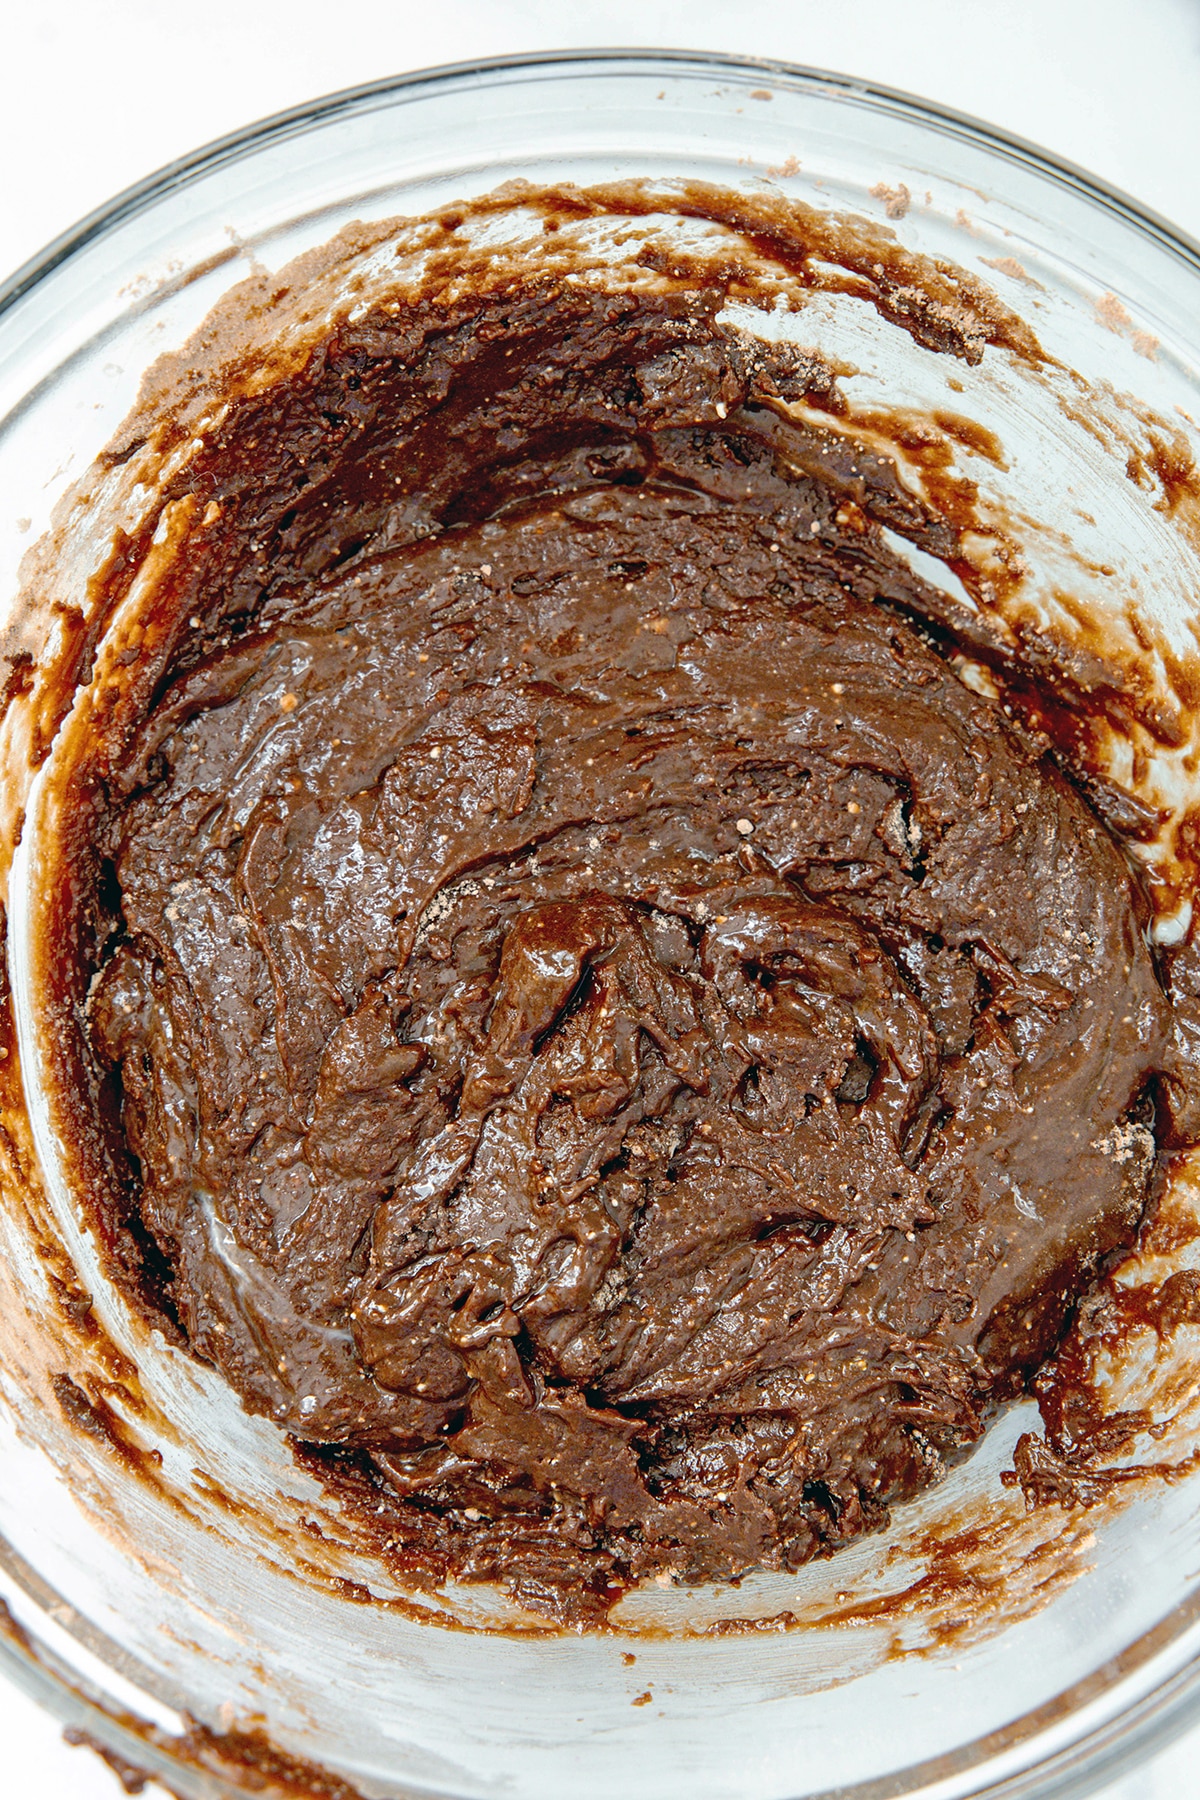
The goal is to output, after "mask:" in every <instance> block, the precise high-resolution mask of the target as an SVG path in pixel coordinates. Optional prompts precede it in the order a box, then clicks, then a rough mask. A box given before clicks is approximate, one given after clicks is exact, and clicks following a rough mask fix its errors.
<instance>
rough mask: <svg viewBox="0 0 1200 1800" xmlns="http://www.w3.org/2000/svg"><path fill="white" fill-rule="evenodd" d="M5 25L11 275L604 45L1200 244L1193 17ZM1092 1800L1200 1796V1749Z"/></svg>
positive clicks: (762, 11)
mask: <svg viewBox="0 0 1200 1800" xmlns="http://www.w3.org/2000/svg"><path fill="white" fill-rule="evenodd" d="M0 16H3V43H4V51H3V63H2V64H0V279H2V278H3V276H4V275H5V274H7V273H8V271H9V270H11V269H13V268H15V267H16V266H17V265H18V264H19V263H22V262H24V261H25V259H26V258H27V257H30V256H32V255H34V254H35V253H36V251H37V250H38V249H40V247H41V246H42V245H43V244H44V243H46V242H47V240H48V239H50V238H52V237H54V236H55V235H56V234H57V233H58V232H60V231H62V230H64V229H65V228H66V227H68V226H69V225H71V224H72V223H74V221H75V220H76V219H78V218H79V217H80V215H81V214H83V213H85V212H88V211H90V210H91V209H92V208H93V207H95V206H98V205H100V204H101V203H102V202H103V201H105V200H106V199H107V198H108V197H109V196H110V195H111V194H113V193H114V192H116V191H117V190H118V189H120V188H122V187H125V186H127V185H128V184H129V183H131V182H134V181H137V180H139V179H140V178H141V177H142V176H143V175H146V174H148V173H149V172H150V171H151V170H152V169H154V168H157V167H158V166H159V165H161V164H162V163H165V162H169V161H171V160H172V159H173V158H174V157H177V156H180V155H183V154H185V153H186V152H187V151H189V150H192V149H194V148H195V147H196V146H197V145H199V144H201V143H203V142H204V141H206V140H207V139H209V138H212V137H216V136H218V135H220V134H221V133H223V132H226V131H230V130H233V129H235V128H236V127H238V126H241V125H244V124H247V123H249V122H250V121H251V120H253V119H255V118H259V117H261V116H262V115H263V114H265V113H270V112H275V111H277V110H278V109H280V108H282V107H286V106H293V105H295V104H296V103H298V102H300V101H304V100H308V99H310V98H312V97H313V96H314V95H316V94H320V93H325V92H328V91H330V90H331V89H335V88H340V87H346V86H349V85H351V84H352V83H355V82H360V81H370V80H375V79H377V78H379V77H380V76H385V75H391V74H395V73H397V72H399V71H402V70H405V69H415V68H421V67H423V66H428V65H430V64H434V63H442V62H456V61H460V60H462V59H465V58H468V57H476V56H495V55H504V54H509V53H513V52H518V51H524V50H538V49H556V48H563V47H570V46H578V47H584V46H588V47H591V46H595V45H600V44H646V45H670V46H682V47H685V48H688V49H713V50H726V51H730V52H734V53H737V54H741V55H750V56H773V57H782V58H786V59H788V60H791V61H794V62H806V63H812V64H816V65H818V66H821V67H824V68H829V69H836V70H840V71H846V72H849V73H852V74H855V75H862V76H866V77H868V78H870V79H874V80H877V81H882V82H886V83H889V84H890V85H891V86H893V87H900V88H907V89H910V90H911V91H912V92H914V93H917V94H922V95H927V96H929V97H931V98H933V99H936V100H939V101H942V102H943V103H944V104H946V105H950V106H954V107H956V108H958V109H959V110H960V111H964V112H970V113H976V114H978V115H980V116H981V117H983V118H986V119H990V120H993V121H994V122H995V123H997V124H999V125H1002V126H1005V127H1006V128H1007V129H1008V130H1010V131H1015V132H1018V133H1020V134H1021V135H1022V136H1025V137H1028V138H1032V139H1033V140H1034V141H1035V142H1038V143H1041V144H1044V145H1046V146H1047V147H1048V148H1050V149H1051V150H1054V151H1056V152H1058V153H1059V154H1060V155H1062V156H1065V157H1068V158H1069V159H1070V160H1072V161H1073V162H1076V163H1080V164H1082V165H1083V166H1084V167H1086V168H1090V169H1093V170H1095V171H1096V172H1097V173H1098V174H1100V175H1102V176H1104V177H1105V178H1106V179H1107V180H1108V181H1110V182H1113V183H1115V184H1116V185H1117V186H1118V187H1122V188H1124V189H1126V190H1127V191H1128V192H1129V193H1131V194H1133V195H1135V196H1136V197H1137V198H1138V199H1140V200H1142V201H1144V202H1145V203H1146V204H1148V205H1150V206H1151V207H1153V208H1155V209H1156V210H1157V211H1159V212H1161V213H1164V214H1165V215H1166V216H1167V217H1168V218H1171V219H1173V220H1174V221H1175V222H1176V223H1177V224H1179V225H1180V226H1182V227H1183V228H1184V229H1185V230H1187V231H1189V232H1190V233H1191V234H1192V235H1193V236H1195V237H1197V238H1200V0H686V3H680V0H674V3H671V4H662V3H661V0H608V3H605V0H573V3H571V4H564V3H563V0H557V3H556V4H549V3H547V0H475V3H471V0H436V3H432V4H431V3H430V0H349V3H347V0H341V3H336V0H335V3H332V4H331V3H330V0H207V3H206V4H205V5H203V6H201V7H196V8H188V9H186V10H185V9H184V8H183V7H177V6H175V5H172V4H171V0H42V3H41V4H40V5H39V4H32V5H30V4H26V5H25V6H23V7H20V8H19V9H18V8H17V7H16V6H15V5H10V6H9V7H7V8H5V9H4V10H3V13H2V15H0ZM0 1746H2V1747H3V1748H2V1752H0V1756H2V1761H0V1800H119V1797H120V1793H121V1790H120V1787H119V1785H118V1783H117V1782H116V1780H115V1778H114V1777H113V1776H112V1775H111V1774H110V1773H109V1772H108V1771H107V1770H106V1769H105V1768H104V1767H103V1766H102V1765H101V1764H100V1763H99V1762H97V1761H96V1759H95V1758H93V1757H92V1756H91V1755H90V1753H89V1752H87V1751H80V1750H69V1749H67V1748H66V1747H65V1746H64V1745H63V1744H62V1743H61V1741H60V1739H59V1733H58V1727H57V1726H56V1725H55V1723H54V1722H53V1721H52V1720H50V1719H47V1718H46V1717H44V1716H43V1715H42V1714H41V1713H40V1712H39V1711H38V1709H37V1708H36V1707H35V1706H33V1704H32V1703H31V1702H29V1701H27V1700H25V1699H24V1698H23V1697H22V1696H21V1695H19V1694H17V1693H15V1692H14V1691H9V1690H8V1689H7V1688H6V1687H5V1686H4V1685H3V1684H0ZM153 1792H154V1793H155V1794H157V1793H158V1792H159V1790H158V1789H154V1790H153ZM564 1800H570V1797H569V1796H564ZM664 1800H674V1797H673V1796H664ZM747 1800H753V1797H751V1796H747ZM1096 1800H1200V1732H1197V1733H1194V1734H1193V1735H1192V1736H1191V1737H1189V1738H1187V1739H1185V1740H1184V1741H1183V1742H1182V1743H1179V1744H1177V1745H1175V1746H1174V1747H1173V1748H1172V1749H1171V1750H1169V1751H1168V1752H1166V1753H1165V1754H1164V1755H1162V1756H1161V1757H1159V1758H1157V1759H1156V1760H1155V1761H1154V1762H1153V1764H1151V1765H1150V1766H1148V1767H1146V1768H1143V1769H1141V1770H1139V1771H1137V1772H1136V1773H1135V1774H1134V1775H1132V1776H1129V1777H1127V1778H1126V1779H1125V1780H1124V1781H1122V1782H1120V1783H1118V1784H1117V1785H1116V1786H1115V1787H1111V1788H1107V1789H1105V1790H1104V1792H1103V1795H1097V1796H1096Z"/></svg>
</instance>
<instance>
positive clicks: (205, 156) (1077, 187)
mask: <svg viewBox="0 0 1200 1800" xmlns="http://www.w3.org/2000/svg"><path fill="white" fill-rule="evenodd" d="M639 63H641V64H645V65H647V67H648V68H658V69H660V70H664V71H665V72H667V73H673V72H674V73H678V74H680V75H684V74H687V73H689V72H692V73H695V74H697V75H703V74H705V73H710V74H712V75H713V76H715V77H718V78H719V77H721V76H722V75H723V76H725V77H726V78H729V79H745V78H748V77H750V76H752V75H756V74H757V75H766V76H771V77H775V78H777V79H781V80H783V81H786V82H788V83H789V84H791V85H793V86H798V87H800V88H802V89H807V90H810V91H814V92H820V91H821V90H825V91H826V93H827V94H828V93H832V95H833V96H834V97H838V96H841V97H844V98H847V99H857V100H859V101H866V102H869V103H872V104H874V105H876V106H877V107H879V108H880V109H881V110H891V111H893V112H895V113H897V114H900V115H903V116H906V117H909V118H912V119H915V120H916V121H917V122H919V123H924V124H933V125H935V126H937V127H939V128H940V129H941V130H943V131H944V132H947V133H949V134H951V135H954V136H957V137H959V138H962V139H964V140H968V141H971V142H973V143H975V144H977V145H979V146H981V147H982V148H985V149H991V150H993V151H998V152H1000V153H1001V154H1002V155H1003V156H1004V157H1006V158H1007V159H1008V160H1010V161H1014V162H1017V163H1019V164H1022V165H1024V166H1025V167H1027V168H1031V169H1033V170H1034V172H1035V173H1037V174H1040V175H1042V176H1044V177H1046V178H1047V179H1049V180H1050V181H1051V182H1053V183H1054V184H1055V185H1057V186H1059V187H1061V188H1064V189H1065V190H1067V191H1068V192H1071V193H1075V194H1077V195H1079V196H1081V197H1082V198H1084V199H1085V200H1090V201H1091V202H1093V204H1097V205H1099V206H1102V207H1103V208H1104V209H1105V210H1106V211H1108V212H1110V213H1113V214H1114V215H1116V216H1117V217H1118V218H1120V219H1121V220H1122V221H1123V222H1124V223H1126V224H1128V225H1131V226H1133V227H1134V229H1135V230H1137V231H1140V232H1141V233H1142V235H1143V236H1147V237H1149V238H1151V239H1152V240H1153V241H1154V242H1156V243H1157V244H1159V245H1160V247H1161V248H1163V249H1165V250H1167V251H1169V252H1171V253H1172V254H1173V255H1175V256H1176V257H1178V258H1179V259H1180V260H1181V261H1183V262H1184V263H1185V264H1187V265H1189V266H1190V267H1192V268H1194V269H1195V270H1196V271H1197V272H1200V242H1198V241H1197V240H1196V239H1195V238H1193V237H1192V236H1191V235H1190V234H1189V233H1187V232H1186V231H1184V230H1183V229H1182V227H1180V226H1178V225H1175V224H1174V223H1173V222H1172V221H1171V220H1169V219H1167V218H1165V217H1164V216H1163V215H1162V214H1160V213H1157V212H1155V211H1154V209H1153V208H1151V207H1149V206H1146V205H1144V204H1143V203H1142V202H1141V201H1139V200H1135V199H1134V198H1133V196H1132V195H1130V194H1127V193H1125V192H1124V190H1122V189H1121V188H1119V187H1117V186H1115V185H1114V184H1113V183H1111V182H1108V181H1105V180H1104V179H1103V177H1101V176H1098V175H1094V174H1091V173H1090V172H1089V171H1088V170H1086V169H1083V168H1082V167H1080V166H1079V165H1078V164H1077V163H1073V162H1071V161H1070V160H1069V158H1066V157H1061V156H1058V155H1056V154H1055V153H1053V152H1052V151H1050V150H1047V149H1045V148H1044V147H1043V146H1041V145H1039V144H1035V143H1033V142H1032V141H1031V140H1030V139H1028V138H1023V137H1021V136H1020V135H1018V134H1017V133H1015V132H1009V131H1005V130H1003V129H1002V128H1001V127H999V126H996V125H991V124H989V123H987V122H986V121H985V120H983V119H979V118H977V117H975V116H974V115H973V114H970V113H964V112H959V111H958V110H956V109H955V108H954V107H949V106H944V105H942V104H941V103H940V102H938V101H933V100H928V99H925V98H923V97H922V96H920V95H916V94H912V93H910V92H908V91H907V90H905V89H902V88H893V87H889V86H888V85H887V84H886V83H883V82H875V81H868V80H866V79H864V78H863V77H860V76H855V75H847V74H842V73H839V72H837V71H835V70H829V69H819V68H816V67H814V66H812V65H809V64H803V63H791V62H786V61H783V60H781V59H776V58H771V57H749V56H748V57H734V56H728V55H726V54H725V53H724V52H721V51H706V50H675V49H657V48H654V47H653V46H649V45H647V46H630V47H621V46H613V47H611V48H603V47H601V48H597V49H593V50H542V51H537V52H534V53H530V54H522V55H516V56H499V57H485V58H480V59H478V60H475V61H467V62H459V63H442V64H439V65H437V66H436V67H433V68H428V69H417V70H412V71H409V72H407V73H405V74H402V75H392V76H384V77H382V78H381V79H379V80H378V81H371V82H362V83H360V84H358V85H356V86H353V87H347V88H340V89H337V90H335V91H334V92H333V93H331V94H325V95H319V96H317V97H315V98H313V99H311V100H307V101H303V102H301V103H300V104H298V105H296V106H293V107H288V108H286V109H284V110H283V111H281V112H276V113H270V114H267V115H266V116H265V117H263V118H262V119H259V120H256V121H254V122H253V123H252V124H250V125H246V126H242V127H240V128H239V129H238V130H236V131H232V132H228V133H226V134H225V135H223V136H221V137H217V138H213V139H211V140H210V141H209V142H208V143H207V144H204V145H201V146H200V147H199V148H198V149H196V150H193V151H190V152H189V153H188V154H187V155H186V156H182V157H179V158H177V159H176V160H175V161H173V162H170V163H165V164H164V165H163V166H162V167H161V168H159V169H157V170H155V171H154V172H153V173H152V174H150V175H148V176H145V177H144V178H143V179H142V180H141V181H139V182H135V183H134V184H133V185H132V186H130V187H127V188H124V189H122V190H121V191H120V192H119V193H118V194H116V195H114V196H113V198H112V199H110V200H108V201H106V202H104V204H103V205H101V206H99V207H97V208H96V209H95V210H93V211H92V212H90V213H87V214H85V215H84V217H83V218H82V219H80V220H79V221H77V223H76V224H74V225H72V226H69V227H68V228H67V230H66V231H64V232H62V233H60V235H59V236H57V237H55V238H53V239H51V241H50V243H48V244H47V245H45V246H44V248H43V249H41V250H40V251H38V252H36V253H35V254H34V255H33V256H32V257H31V258H29V259H28V261H26V262H25V263H23V264H21V265H20V266H19V267H18V268H17V269H15V270H14V271H13V273H12V274H11V275H9V276H8V277H7V279H6V280H4V281H3V282H0V318H2V317H3V315H4V314H5V313H6V312H7V311H8V310H10V308H12V307H13V306H14V305H15V304H16V303H17V302H18V301H19V300H21V299H22V298H23V297H24V296H25V295H27V294H28V293H29V292H30V291H31V290H32V289H33V288H35V287H36V286H37V285H38V283H39V282H41V281H43V280H45V279H46V278H47V277H48V276H49V275H51V274H53V273H54V271H55V270H56V269H58V268H59V267H61V265H62V264H63V263H65V262H67V261H68V260H69V259H70V258H71V257H72V256H73V255H76V254H77V253H78V252H79V251H80V250H82V249H84V248H85V247H86V246H87V244H89V243H90V242H92V241H93V240H94V239H96V238H98V237H100V236H103V235H104V234H105V233H106V232H108V231H110V230H112V229H113V228H114V227H115V226H117V225H119V224H120V223H121V222H122V221H123V220H124V219H126V218H129V217H131V216H133V215H134V214H136V213H138V212H140V211H142V210H143V209H144V208H145V207H147V206H148V205H150V204H151V203H152V202H153V201H154V200H156V199H158V198H159V197H160V196H162V195H164V194H167V193H170V192H171V191H172V190H173V189H176V188H179V187H183V186H185V185H187V184H188V183H189V182H190V181H192V180H195V179H196V178H197V177H199V176H201V175H203V174H204V173H206V172H207V171H208V170H210V169H214V168H217V167H219V166H220V165H221V164H222V163H225V162H228V161H231V160H234V159H236V158H238V157H240V156H241V155H243V154H245V153H247V152H249V151H250V150H252V149H253V148H254V147H255V146H257V145H258V144H260V143H265V142H267V141H269V140H271V139H282V138H285V137H286V136H287V135H288V134H289V133H291V132H294V131H297V130H301V129H305V128H307V127H309V126H311V125H314V124H316V123H318V122H319V121H321V120H324V119H327V118H333V117H336V116H337V115H338V114H340V113H347V112H351V111H353V110H355V109H357V108H361V107H364V106H368V105H369V104H370V103H371V102H373V101H380V100H385V99H388V98H394V97H398V96H400V95H401V94H403V93H405V92H406V91H408V90H412V91H413V92H414V93H415V92H417V91H418V90H420V89H422V88H429V87H440V88H454V87H456V86H466V85H469V84H472V83H476V84H477V83H478V82H479V81H480V79H481V78H486V77H488V76H504V75H507V74H516V73H520V72H522V71H524V72H528V73H534V72H538V71H545V72H553V71H555V70H560V71H563V72H566V71H569V70H572V69H574V70H576V71H577V72H579V73H580V74H583V73H586V72H588V71H591V72H592V73H596V72H604V71H606V70H608V69H613V70H616V69H620V68H622V67H632V66H634V65H636V64H639Z"/></svg>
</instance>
